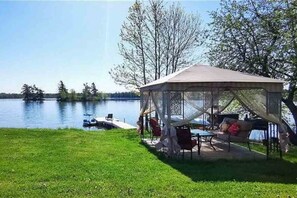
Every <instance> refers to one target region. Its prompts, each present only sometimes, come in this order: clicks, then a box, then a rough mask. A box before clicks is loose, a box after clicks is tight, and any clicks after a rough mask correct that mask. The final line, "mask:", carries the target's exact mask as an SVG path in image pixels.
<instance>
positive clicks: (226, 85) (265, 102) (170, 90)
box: [140, 64, 284, 154]
mask: <svg viewBox="0 0 297 198" xmlns="http://www.w3.org/2000/svg"><path fill="white" fill-rule="evenodd" d="M283 83H284V81H282V80H277V79H273V78H266V77H260V76H255V75H250V74H245V73H242V72H237V71H231V70H227V69H220V68H217V67H212V66H208V65H199V64H196V65H193V66H190V67H187V68H185V69H182V70H180V71H178V72H175V73H172V74H170V75H168V76H166V77H163V78H160V79H159V80H156V81H153V82H151V83H149V84H146V85H144V86H142V87H140V93H141V112H140V114H141V115H143V114H145V113H149V112H152V111H156V112H157V114H158V115H159V117H160V118H161V120H162V122H163V123H164V125H165V127H166V130H165V134H163V135H164V136H165V137H166V138H167V139H168V142H169V144H168V145H169V147H170V148H169V149H168V151H169V152H170V153H169V154H172V153H174V152H178V150H179V149H178V146H177V145H176V144H177V143H176V136H175V134H174V132H172V131H173V130H170V129H172V127H174V126H177V125H182V124H185V123H187V122H190V121H191V120H193V119H195V118H197V117H199V116H201V115H203V114H205V113H208V114H212V113H214V112H213V107H214V106H215V107H216V111H217V112H221V111H223V110H224V109H225V108H226V106H228V105H229V104H230V102H231V101H232V100H233V99H234V98H236V99H237V100H238V101H239V102H240V103H241V104H242V105H243V106H244V107H245V108H246V109H247V110H249V111H250V112H252V113H254V114H256V115H258V116H260V117H262V118H264V119H265V120H268V121H271V122H274V123H277V124H281V94H282V91H283ZM172 117H179V120H180V121H178V122H172Z"/></svg>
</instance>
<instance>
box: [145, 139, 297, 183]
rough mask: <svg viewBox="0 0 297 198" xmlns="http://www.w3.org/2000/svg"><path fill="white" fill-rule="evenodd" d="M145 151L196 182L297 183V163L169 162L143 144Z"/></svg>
mask: <svg viewBox="0 0 297 198" xmlns="http://www.w3.org/2000/svg"><path fill="white" fill-rule="evenodd" d="M141 144H143V145H144V146H145V147H146V148H147V150H148V151H149V152H151V153H152V154H154V155H156V156H157V157H158V158H159V159H160V160H161V161H162V162H163V163H165V164H168V165H170V166H171V167H172V168H174V169H176V170H178V171H179V172H180V173H182V174H184V175H185V176H187V177H189V178H191V179H192V181H194V182H198V181H199V182H200V181H214V182H217V181H239V182H263V183H283V184H296V183H297V164H296V163H291V162H288V161H285V160H280V159H270V160H244V161H243V160H217V161H203V160H189V159H170V158H167V157H166V156H165V155H164V154H163V153H161V152H157V151H156V150H155V149H154V148H151V147H150V146H149V145H147V144H145V143H141Z"/></svg>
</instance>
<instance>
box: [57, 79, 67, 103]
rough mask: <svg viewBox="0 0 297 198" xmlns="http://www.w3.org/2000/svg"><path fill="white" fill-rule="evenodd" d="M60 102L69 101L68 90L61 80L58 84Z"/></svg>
mask: <svg viewBox="0 0 297 198" xmlns="http://www.w3.org/2000/svg"><path fill="white" fill-rule="evenodd" d="M57 100H58V101H67V100H68V90H67V89H66V86H65V84H64V83H63V81H62V80H61V81H60V82H59V84H58V97H57Z"/></svg>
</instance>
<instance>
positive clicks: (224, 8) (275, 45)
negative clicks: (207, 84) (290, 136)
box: [209, 0, 297, 125]
mask: <svg viewBox="0 0 297 198" xmlns="http://www.w3.org/2000/svg"><path fill="white" fill-rule="evenodd" d="M211 16H212V23H211V27H212V29H210V30H209V36H210V37H209V38H210V41H211V42H210V45H209V46H210V51H209V60H210V63H211V64H212V65H215V66H218V67H222V68H228V69H232V70H239V71H244V72H248V73H252V74H258V75H261V76H266V77H274V78H280V79H284V80H286V82H287V84H288V86H286V87H287V90H286V94H284V95H283V97H282V101H283V102H284V104H285V105H286V106H287V107H288V108H289V110H290V111H291V113H292V115H293V117H294V119H295V125H296V124H297V107H296V105H295V104H294V95H296V90H297V87H296V83H297V39H296V38H297V34H296V32H297V31H296V30H297V20H296V18H297V4H296V2H295V1H290V0H284V1H269V0H246V1H233V0H222V1H221V8H220V9H219V10H217V11H214V12H212V13H211Z"/></svg>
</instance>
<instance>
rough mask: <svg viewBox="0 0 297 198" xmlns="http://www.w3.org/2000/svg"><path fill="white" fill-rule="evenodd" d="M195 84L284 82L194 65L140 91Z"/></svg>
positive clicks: (154, 82) (149, 84)
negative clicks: (155, 87)
mask: <svg viewBox="0 0 297 198" xmlns="http://www.w3.org/2000/svg"><path fill="white" fill-rule="evenodd" d="M195 83H199V84H201V83H212V84H213V83H215V84H226V83H228V84H230V83H231V84H233V85H234V84H235V83H241V84H246V83H247V84H248V83H253V84H254V83H261V84H266V83H272V84H274V83H277V84H283V83H284V81H282V80H278V79H274V78H267V77H262V76H256V75H251V74H246V73H243V72H239V71H232V70H229V69H222V68H218V67H213V66H209V65H202V64H195V65H192V66H190V67H187V68H184V69H181V70H180V71H177V72H174V73H172V74H169V75H168V76H165V77H163V78H160V79H158V80H156V81H153V82H151V83H148V84H146V85H144V86H142V87H141V88H140V89H143V88H144V89H146V88H149V87H154V86H159V85H161V84H195Z"/></svg>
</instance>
